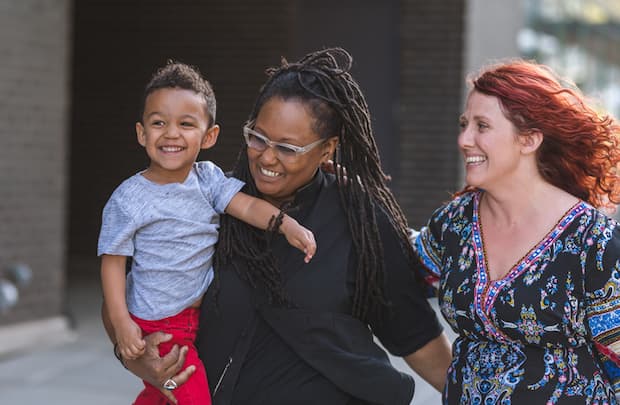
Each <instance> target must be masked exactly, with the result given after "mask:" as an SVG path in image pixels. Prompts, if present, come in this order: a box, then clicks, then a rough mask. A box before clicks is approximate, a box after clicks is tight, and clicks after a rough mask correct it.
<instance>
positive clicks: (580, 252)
mask: <svg viewBox="0 0 620 405" xmlns="http://www.w3.org/2000/svg"><path fill="white" fill-rule="evenodd" d="M481 195H482V192H481V191H472V192H469V193H465V194H463V195H461V196H459V197H457V198H455V199H454V200H452V201H451V202H450V203H449V204H447V205H446V206H444V207H442V208H440V209H438V210H437V211H436V212H435V213H434V214H433V216H432V217H431V219H430V221H429V223H428V225H427V226H426V227H424V228H422V230H421V231H420V233H419V234H417V236H416V235H414V238H415V239H414V248H415V250H416V253H417V254H418V256H419V257H420V259H421V261H422V263H423V264H424V267H425V268H424V269H423V270H422V271H423V273H424V274H423V276H424V277H425V278H426V279H427V281H429V282H431V283H433V284H434V286H435V287H437V289H438V296H439V303H440V308H441V312H442V314H443V316H444V317H445V318H446V320H447V321H448V323H449V324H450V325H451V327H452V329H453V330H454V331H455V332H456V333H458V335H459V336H458V337H457V339H456V340H455V342H454V346H453V360H452V364H451V366H450V368H449V370H448V379H447V383H446V388H445V390H444V393H443V400H444V403H446V404H484V405H487V404H489V405H490V404H502V405H507V404H518V405H520V404H528V405H534V404H616V403H617V402H616V397H615V394H614V390H615V392H616V393H618V392H620V367H619V366H618V364H620V362H618V356H617V355H616V354H615V353H614V351H613V350H612V349H611V347H614V345H616V346H615V347H617V345H618V344H619V343H620V227H618V223H617V222H616V221H615V220H613V219H611V218H608V217H606V216H605V215H603V214H602V213H600V212H599V211H597V210H596V209H595V208H593V207H592V206H590V205H588V204H587V203H585V202H579V203H577V204H576V205H575V206H574V207H572V208H571V209H570V210H569V211H568V212H567V213H566V214H565V215H564V216H563V217H562V219H561V220H560V221H559V222H558V223H557V225H556V226H555V227H554V228H553V229H552V230H551V231H550V232H549V233H548V234H547V236H546V237H545V238H544V239H543V240H542V241H540V242H539V244H538V245H536V246H535V247H533V248H532V250H531V251H530V252H529V253H528V254H526V256H524V257H523V259H521V261H520V262H519V263H517V264H516V265H515V266H514V267H513V268H512V269H511V270H510V271H509V273H508V274H507V275H506V276H505V277H503V278H501V279H499V280H490V278H489V274H488V271H487V266H486V262H485V253H484V242H483V240H484V238H483V233H482V229H481V227H480V222H479V215H478V204H479V201H480V196H481ZM604 353H606V354H607V356H605V355H604ZM616 362H617V363H616Z"/></svg>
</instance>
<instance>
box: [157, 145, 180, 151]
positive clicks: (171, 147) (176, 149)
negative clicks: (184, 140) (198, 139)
mask: <svg viewBox="0 0 620 405" xmlns="http://www.w3.org/2000/svg"><path fill="white" fill-rule="evenodd" d="M161 149H162V150H163V151H164V152H180V151H181V150H182V149H183V148H181V147H180V146H162V148H161Z"/></svg>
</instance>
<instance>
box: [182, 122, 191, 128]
mask: <svg viewBox="0 0 620 405" xmlns="http://www.w3.org/2000/svg"><path fill="white" fill-rule="evenodd" d="M181 126H183V127H188V128H191V127H193V126H194V123H193V122H182V123H181Z"/></svg>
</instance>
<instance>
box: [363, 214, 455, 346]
mask: <svg viewBox="0 0 620 405" xmlns="http://www.w3.org/2000/svg"><path fill="white" fill-rule="evenodd" d="M377 221H378V225H379V233H380V236H381V241H382V244H383V255H384V261H385V297H386V300H387V302H388V308H387V309H386V311H384V314H383V316H382V318H381V319H378V320H376V321H372V320H371V322H370V323H371V326H372V329H373V333H374V334H375V335H376V336H377V337H378V338H379V340H380V341H381V344H382V345H383V346H384V347H385V348H386V349H387V350H388V351H389V352H390V353H392V354H393V355H396V356H406V355H409V354H411V353H413V352H415V351H416V350H418V349H420V348H421V347H422V346H424V345H425V344H426V343H428V342H429V341H431V340H432V339H434V338H436V337H437V336H439V335H440V334H441V332H442V330H443V328H442V327H441V325H440V323H439V320H438V319H437V316H436V314H435V311H434V310H433V308H432V307H431V306H430V304H429V302H428V300H427V299H426V294H425V292H424V290H423V288H422V286H421V285H420V284H419V283H418V281H417V278H416V274H415V272H414V271H413V269H412V268H411V262H410V260H409V256H408V254H407V252H406V251H405V249H406V248H409V246H403V244H402V242H401V240H400V238H399V237H398V235H397V233H396V230H395V229H394V228H393V226H392V225H391V224H390V223H389V220H388V219H387V217H386V216H385V214H383V215H382V214H378V215H377Z"/></svg>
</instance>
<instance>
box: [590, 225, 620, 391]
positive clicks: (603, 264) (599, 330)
mask: <svg viewBox="0 0 620 405" xmlns="http://www.w3.org/2000/svg"><path fill="white" fill-rule="evenodd" d="M595 228H596V230H595V232H596V233H599V237H598V238H597V239H596V242H593V243H596V244H595V245H594V248H595V249H593V251H594V256H595V257H594V260H588V264H587V265H586V269H585V289H586V291H585V296H586V314H587V319H588V326H589V329H590V332H591V334H592V338H593V340H594V343H595V346H596V348H597V349H598V352H599V355H600V357H601V361H602V363H603V365H604V367H605V370H606V372H607V375H608V376H609V379H610V380H611V383H612V386H613V388H614V390H615V392H616V395H618V394H619V393H620V229H619V227H618V224H617V223H616V222H615V221H613V220H611V219H607V221H605V223H604V224H601V222H600V221H599V222H597V224H596V225H595ZM590 241H593V239H590Z"/></svg>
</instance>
